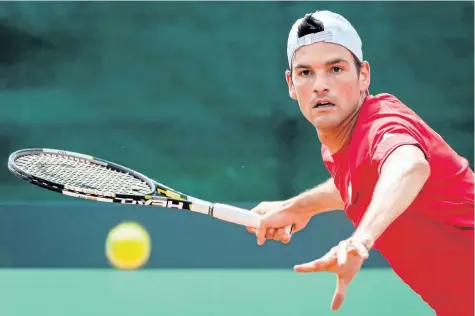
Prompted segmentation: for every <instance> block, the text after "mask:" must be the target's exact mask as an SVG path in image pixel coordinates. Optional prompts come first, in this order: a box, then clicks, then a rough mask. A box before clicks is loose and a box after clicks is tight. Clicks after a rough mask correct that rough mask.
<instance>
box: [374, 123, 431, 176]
mask: <svg viewBox="0 0 475 316" xmlns="http://www.w3.org/2000/svg"><path fill="white" fill-rule="evenodd" d="M370 133H371V134H370V139H371V140H372V141H371V151H370V155H371V164H372V165H373V166H374V167H375V168H376V169H377V170H378V174H381V168H382V166H383V164H384V162H385V161H386V159H387V158H388V157H389V155H391V153H392V152H394V150H396V149H397V148H398V147H400V146H403V145H414V146H417V147H419V149H421V150H422V152H424V155H425V156H426V159H428V154H427V147H426V146H425V144H424V138H423V137H422V135H421V134H420V132H419V131H418V129H417V128H416V127H415V126H412V125H411V124H410V123H408V122H406V121H404V120H398V119H395V118H385V119H381V120H379V121H377V122H375V124H374V125H373V128H372V130H371V132H370Z"/></svg>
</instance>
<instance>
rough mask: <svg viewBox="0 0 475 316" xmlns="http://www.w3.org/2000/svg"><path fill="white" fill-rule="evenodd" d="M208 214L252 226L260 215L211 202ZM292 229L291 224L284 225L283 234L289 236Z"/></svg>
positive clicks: (253, 226)
mask: <svg viewBox="0 0 475 316" xmlns="http://www.w3.org/2000/svg"><path fill="white" fill-rule="evenodd" d="M210 215H211V216H213V217H215V218H217V219H220V220H222V221H226V222H230V223H234V224H238V225H242V226H247V227H252V228H256V227H257V225H258V224H259V221H260V219H261V215H259V214H257V213H254V212H250V211H248V210H245V209H242V208H239V207H235V206H231V205H227V204H221V203H214V204H213V212H212V214H210ZM292 230H293V225H289V226H287V227H285V234H287V235H289V236H291V235H292Z"/></svg>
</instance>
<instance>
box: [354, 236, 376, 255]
mask: <svg viewBox="0 0 475 316" xmlns="http://www.w3.org/2000/svg"><path fill="white" fill-rule="evenodd" d="M351 238H352V239H353V240H354V241H356V242H358V243H360V244H362V245H363V246H365V247H366V249H367V250H368V251H370V250H371V249H372V248H373V246H374V242H375V239H374V238H373V236H372V235H371V234H370V233H368V232H359V231H355V233H354V234H353V236H352V237H351Z"/></svg>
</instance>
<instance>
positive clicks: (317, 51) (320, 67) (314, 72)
mask: <svg viewBox="0 0 475 316" xmlns="http://www.w3.org/2000/svg"><path fill="white" fill-rule="evenodd" d="M286 80H287V84H288V86H289V93H290V96H291V98H293V99H294V100H297V102H298V104H299V107H300V111H301V112H302V114H303V115H304V116H305V118H306V119H307V120H308V121H309V122H310V123H312V124H313V125H314V126H315V127H316V128H317V129H318V130H333V129H335V128H338V127H339V126H340V125H341V124H342V123H344V122H346V121H347V120H348V119H349V118H350V117H351V116H352V115H355V114H356V112H357V110H358V106H359V102H360V96H361V94H362V93H363V92H365V91H366V90H367V89H368V87H369V82H370V76H369V65H368V63H366V62H364V63H363V65H362V68H361V71H360V73H359V74H358V72H357V68H356V65H355V62H354V59H353V55H352V54H351V53H350V51H349V50H347V49H346V48H344V47H343V46H340V45H337V44H332V43H315V44H312V45H307V46H302V47H300V48H299V49H298V50H297V51H296V53H295V55H294V59H293V62H292V74H291V73H290V72H289V71H287V72H286Z"/></svg>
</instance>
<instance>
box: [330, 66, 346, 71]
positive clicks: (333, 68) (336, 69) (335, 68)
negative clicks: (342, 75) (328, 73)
mask: <svg viewBox="0 0 475 316" xmlns="http://www.w3.org/2000/svg"><path fill="white" fill-rule="evenodd" d="M342 70H343V68H341V67H338V66H334V67H332V72H341V71H342Z"/></svg>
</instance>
